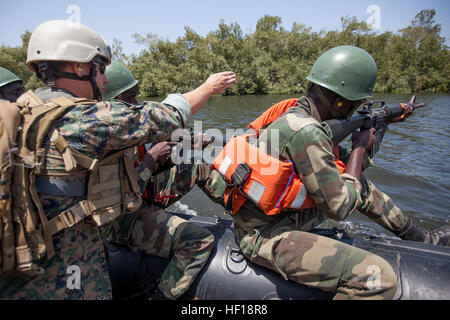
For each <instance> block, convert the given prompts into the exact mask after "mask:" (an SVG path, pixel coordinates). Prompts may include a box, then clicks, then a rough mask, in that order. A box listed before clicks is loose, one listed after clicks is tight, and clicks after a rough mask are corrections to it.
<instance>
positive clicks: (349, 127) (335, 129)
mask: <svg viewBox="0 0 450 320" xmlns="http://www.w3.org/2000/svg"><path fill="white" fill-rule="evenodd" d="M415 101H416V97H415V96H412V97H411V99H410V101H409V105H410V106H412V107H414V108H421V107H425V104H424V103H421V104H417V105H415ZM374 104H381V107H380V108H372V106H373V105H374ZM402 114H403V108H402V107H401V106H400V105H395V106H385V103H384V101H382V100H377V101H369V102H368V103H367V104H366V105H364V107H363V108H362V109H361V110H359V111H358V112H357V114H355V115H353V116H352V117H351V118H350V119H347V118H340V119H331V120H327V121H323V122H322V124H323V125H324V126H327V127H328V128H329V129H330V131H331V133H332V138H331V141H332V142H333V144H334V145H338V144H339V143H340V142H342V141H343V140H344V139H345V138H346V137H347V136H348V135H349V134H351V133H353V132H354V131H355V130H357V129H369V128H372V127H373V128H376V129H377V130H376V134H378V135H377V137H378V138H377V141H376V143H375V144H376V145H375V144H374V147H373V148H372V152H371V154H370V156H371V157H373V156H374V155H375V153H376V152H377V151H378V148H379V145H380V143H381V137H382V135H381V131H382V129H383V126H384V123H385V121H386V120H388V119H392V118H395V117H398V116H400V115H402Z"/></svg>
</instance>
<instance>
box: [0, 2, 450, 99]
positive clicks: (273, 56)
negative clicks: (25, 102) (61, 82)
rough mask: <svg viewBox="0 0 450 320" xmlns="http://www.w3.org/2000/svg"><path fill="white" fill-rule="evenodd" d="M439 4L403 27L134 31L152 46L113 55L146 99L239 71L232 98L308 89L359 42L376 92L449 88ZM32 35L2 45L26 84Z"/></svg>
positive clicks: (33, 83) (270, 25) (344, 24)
mask: <svg viewBox="0 0 450 320" xmlns="http://www.w3.org/2000/svg"><path fill="white" fill-rule="evenodd" d="M435 14H436V11H435V10H434V9H430V10H422V11H421V12H419V13H418V14H417V15H416V16H415V18H414V20H413V21H411V23H410V25H408V26H407V27H405V28H403V29H400V30H398V32H391V31H386V32H384V33H376V32H375V31H373V30H371V29H370V27H369V26H368V25H367V24H366V23H365V22H362V21H358V20H357V19H356V18H355V17H353V18H350V17H344V18H341V30H335V31H327V32H326V31H320V32H314V31H312V29H311V28H309V27H307V26H305V25H303V24H298V23H294V24H293V26H292V28H291V30H286V29H284V28H283V27H282V19H281V18H280V17H277V16H269V15H266V16H264V17H262V18H260V19H259V20H258V22H257V25H256V30H255V31H254V32H253V33H251V34H247V35H245V34H244V33H243V31H242V29H241V27H240V26H239V24H237V23H231V24H225V23H224V22H223V21H221V22H220V23H219V25H218V28H217V30H214V31H211V32H209V33H208V34H207V35H206V36H205V37H202V36H200V35H199V34H198V33H196V32H195V31H194V30H192V29H191V28H189V27H185V34H184V36H183V37H179V38H178V39H177V40H176V41H174V42H171V41H168V40H163V39H161V38H159V37H158V36H157V35H154V34H151V33H148V34H146V35H140V34H134V35H133V38H134V39H135V41H136V42H137V43H139V44H142V45H144V46H145V48H144V49H143V50H142V51H141V52H140V53H139V54H132V55H130V56H127V55H125V54H124V53H123V48H122V44H121V41H120V40H118V39H114V41H113V43H112V52H113V57H114V58H115V59H117V60H120V61H122V62H123V63H125V64H126V65H127V66H128V67H129V68H130V70H131V71H132V72H133V74H134V76H135V77H136V79H138V80H139V97H140V98H147V97H151V96H163V95H166V94H167V93H171V92H187V91H189V90H192V89H193V88H195V87H196V86H198V85H199V84H200V83H202V82H203V81H204V80H205V79H206V78H207V76H208V75H209V74H211V73H215V72H219V71H224V70H232V71H234V72H235V73H236V74H237V76H238V81H237V82H236V84H235V85H234V86H232V87H231V88H229V89H227V90H226V92H225V93H224V94H226V95H247V94H301V93H304V92H305V90H306V86H307V80H306V79H305V78H306V76H307V75H308V73H309V70H310V69H311V67H312V65H313V63H314V61H315V60H316V59H317V58H318V57H319V56H320V55H321V54H322V53H323V52H325V51H326V50H328V49H330V48H333V47H335V46H339V45H354V46H358V47H360V48H363V49H365V50H366V51H368V52H369V53H370V54H371V55H372V56H373V58H374V59H375V61H376V63H377V66H378V75H377V83H376V85H375V88H374V91H375V92H376V93H394V94H395V93H405V94H406V93H421V92H422V93H423V92H440V93H447V92H449V82H450V54H449V47H448V46H447V45H445V38H444V37H442V36H441V35H440V33H441V26H440V25H439V24H437V23H436V22H435V20H434V16H435ZM29 37H30V32H28V31H27V32H25V34H24V35H22V40H23V41H22V42H23V44H22V46H21V47H17V48H11V47H6V46H1V47H0V65H1V66H4V67H6V68H8V69H10V70H11V71H13V72H14V73H16V74H17V75H18V76H19V77H20V78H22V79H24V80H25V82H26V88H27V89H29V88H31V89H33V88H36V87H38V86H40V83H39V80H37V79H36V77H34V76H33V75H32V74H31V72H30V71H29V70H28V69H27V68H26V66H25V61H26V50H27V44H28V40H29Z"/></svg>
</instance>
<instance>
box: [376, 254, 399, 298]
mask: <svg viewBox="0 0 450 320" xmlns="http://www.w3.org/2000/svg"><path fill="white" fill-rule="evenodd" d="M380 259H381V260H382V262H380V265H381V266H380V268H381V274H380V278H381V283H382V287H383V288H385V291H384V292H383V293H381V295H382V297H383V298H384V299H392V298H393V297H394V295H395V292H396V291H397V286H398V279H397V275H396V274H395V271H394V269H393V268H392V266H391V265H390V264H389V263H388V262H387V261H386V260H384V259H382V258H380Z"/></svg>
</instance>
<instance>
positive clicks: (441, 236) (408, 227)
mask: <svg viewBox="0 0 450 320" xmlns="http://www.w3.org/2000/svg"><path fill="white" fill-rule="evenodd" d="M394 234H395V235H396V236H397V237H400V238H401V239H403V240H410V241H418V242H424V243H430V244H435V245H442V246H450V225H448V224H447V225H444V226H442V227H440V228H438V229H434V230H433V231H427V230H424V229H422V228H421V227H419V226H418V225H416V224H415V223H414V222H413V221H412V220H411V219H410V218H408V222H406V224H405V226H404V227H403V228H401V229H400V230H397V231H395V232H394Z"/></svg>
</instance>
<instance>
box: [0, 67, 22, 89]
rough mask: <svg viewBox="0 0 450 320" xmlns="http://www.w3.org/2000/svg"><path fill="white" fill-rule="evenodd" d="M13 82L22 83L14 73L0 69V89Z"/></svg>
mask: <svg viewBox="0 0 450 320" xmlns="http://www.w3.org/2000/svg"><path fill="white" fill-rule="evenodd" d="M15 81H19V82H21V83H23V81H22V79H20V78H19V77H18V76H16V75H15V74H14V73H12V72H11V71H9V70H8V69H5V68H3V67H0V88H1V87H3V86H6V85H7V84H10V83H12V82H15Z"/></svg>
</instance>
